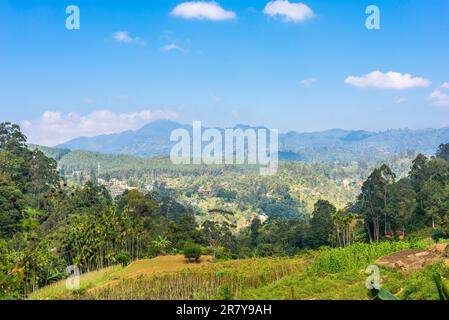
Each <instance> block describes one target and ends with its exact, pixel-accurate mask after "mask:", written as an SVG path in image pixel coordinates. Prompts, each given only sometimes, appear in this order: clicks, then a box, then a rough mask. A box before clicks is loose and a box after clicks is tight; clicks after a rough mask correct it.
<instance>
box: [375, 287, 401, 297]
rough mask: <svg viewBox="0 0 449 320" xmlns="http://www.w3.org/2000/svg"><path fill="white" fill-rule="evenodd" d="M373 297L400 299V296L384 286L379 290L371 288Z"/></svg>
mask: <svg viewBox="0 0 449 320" xmlns="http://www.w3.org/2000/svg"><path fill="white" fill-rule="evenodd" d="M371 297H373V300H399V298H398V297H396V296H395V295H394V294H392V293H391V292H389V291H387V290H385V289H384V288H380V289H379V290H378V289H371Z"/></svg>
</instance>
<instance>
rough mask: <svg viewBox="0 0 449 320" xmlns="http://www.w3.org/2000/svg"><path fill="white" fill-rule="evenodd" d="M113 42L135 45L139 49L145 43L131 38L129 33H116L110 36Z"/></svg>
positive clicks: (136, 38)
mask: <svg viewBox="0 0 449 320" xmlns="http://www.w3.org/2000/svg"><path fill="white" fill-rule="evenodd" d="M112 38H113V39H114V40H115V42H118V43H126V44H136V45H138V46H140V47H145V46H146V45H147V42H146V41H145V40H143V39H142V38H140V37H132V36H131V33H130V32H129V31H118V32H115V33H114V34H113V35H112Z"/></svg>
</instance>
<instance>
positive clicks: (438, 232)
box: [432, 229, 447, 242]
mask: <svg viewBox="0 0 449 320" xmlns="http://www.w3.org/2000/svg"><path fill="white" fill-rule="evenodd" d="M432 239H433V240H434V241H436V242H438V241H439V240H440V239H447V234H446V232H444V230H442V229H435V230H434V231H433V232H432Z"/></svg>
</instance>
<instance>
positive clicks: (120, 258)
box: [116, 252, 131, 266]
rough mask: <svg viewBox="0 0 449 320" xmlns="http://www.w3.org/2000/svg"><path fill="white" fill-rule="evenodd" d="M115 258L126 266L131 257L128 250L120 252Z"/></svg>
mask: <svg viewBox="0 0 449 320" xmlns="http://www.w3.org/2000/svg"><path fill="white" fill-rule="evenodd" d="M116 260H117V262H118V263H120V264H121V265H122V266H127V265H128V264H129V262H130V260H131V258H130V256H129V253H128V252H120V253H119V254H118V255H117V257H116Z"/></svg>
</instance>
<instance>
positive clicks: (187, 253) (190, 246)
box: [184, 243, 201, 262]
mask: <svg viewBox="0 0 449 320" xmlns="http://www.w3.org/2000/svg"><path fill="white" fill-rule="evenodd" d="M184 257H185V258H186V259H187V260H189V262H192V261H198V260H199V259H200V258H201V247H200V246H199V245H197V244H194V243H187V244H186V245H185V246H184Z"/></svg>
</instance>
